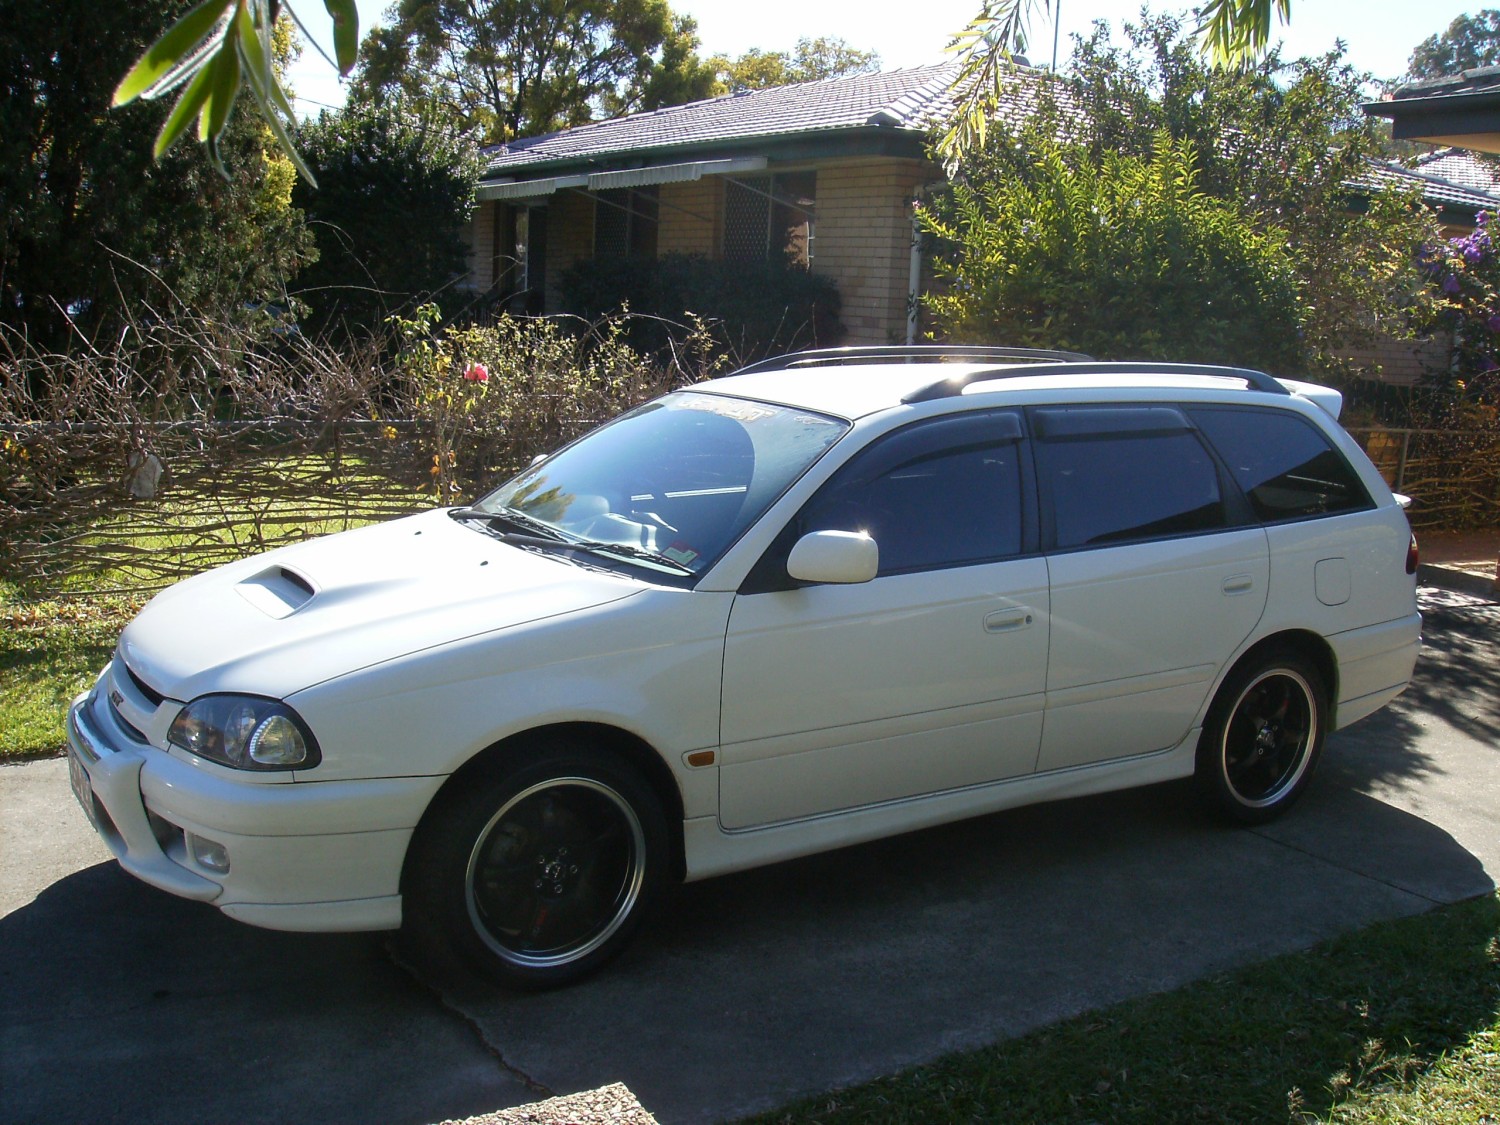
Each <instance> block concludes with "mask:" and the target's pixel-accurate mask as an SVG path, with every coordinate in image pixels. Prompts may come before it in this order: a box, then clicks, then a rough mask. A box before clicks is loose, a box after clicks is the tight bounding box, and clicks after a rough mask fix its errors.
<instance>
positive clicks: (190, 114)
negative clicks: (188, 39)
mask: <svg viewBox="0 0 1500 1125" xmlns="http://www.w3.org/2000/svg"><path fill="white" fill-rule="evenodd" d="M212 74H213V71H212V68H211V67H205V68H203V69H202V70H200V71H198V73H197V74H196V75H194V77H193V80H192V81H191V82H189V83H188V86H187V89H186V90H184V91H183V92H182V97H180V98H178V99H177V104H176V105H175V106H173V107H172V112H171V114H170V115H169V116H168V117H167V120H166V122H165V123H164V124H163V125H162V127H161V132H160V133H158V134H156V144H155V145H154V146H153V147H152V150H151V151H152V155H153V156H155V157H156V159H158V160H160V159H161V158H162V155H163V154H164V153H165V152H166V151H167V149H169V148H171V147H172V145H173V143H174V142H175V141H176V140H177V138H178V137H180V136H182V134H183V133H184V132H186V131H187V127H188V126H189V125H191V124H192V123H193V119H194V118H195V117H197V116H198V114H199V112H200V111H202V109H203V103H204V102H205V101H207V100H208V94H209V89H210V85H209V82H210V79H211V77H212Z"/></svg>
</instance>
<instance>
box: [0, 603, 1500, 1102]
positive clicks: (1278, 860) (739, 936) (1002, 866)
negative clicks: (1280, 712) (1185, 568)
mask: <svg viewBox="0 0 1500 1125" xmlns="http://www.w3.org/2000/svg"><path fill="white" fill-rule="evenodd" d="M1423 602H1424V612H1426V613H1427V615H1428V617H1427V628H1426V640H1427V649H1426V651H1425V652H1424V655H1423V658H1422V662H1421V664H1420V665H1419V677H1418V681H1417V683H1416V684H1415V685H1414V686H1413V688H1412V690H1411V691H1409V692H1408V693H1407V694H1406V695H1405V696H1404V697H1403V698H1402V699H1401V700H1399V701H1398V702H1397V704H1396V705H1395V706H1393V707H1392V708H1389V709H1387V710H1386V711H1385V712H1383V713H1381V714H1380V715H1377V716H1375V717H1373V718H1371V719H1368V720H1366V721H1365V722H1363V723H1361V724H1359V725H1357V726H1356V727H1354V728H1352V729H1351V730H1349V731H1346V732H1343V733H1341V734H1339V735H1337V736H1335V737H1334V738H1333V739H1332V740H1331V742H1330V744H1329V747H1328V751H1327V755H1326V757H1325V759H1324V762H1323V766H1322V770H1321V773H1320V776H1319V778H1318V779H1317V782H1316V784H1315V785H1314V786H1313V788H1312V790H1311V791H1310V792H1309V794H1308V796H1307V798H1306V799H1305V800H1304V801H1303V802H1302V803H1301V804H1300V805H1299V806H1298V808H1297V809H1296V810H1294V812H1293V813H1292V814H1290V815H1289V816H1288V817H1286V818H1284V819H1283V820H1281V821H1279V822H1277V823H1276V824H1274V825H1272V826H1270V827H1268V828H1264V829H1258V830H1253V831H1234V830H1226V829H1223V828H1220V827H1217V826H1216V825H1213V824H1210V823H1208V822H1206V821H1204V820H1203V819H1201V818H1200V817H1199V816H1198V815H1197V814H1196V813H1195V812H1194V811H1193V809H1192V805H1191V802H1190V800H1189V796H1190V794H1189V793H1188V792H1187V790H1186V787H1185V786H1183V785H1166V786H1158V787H1155V788H1152V789H1147V790H1139V791H1135V792H1131V793H1124V794H1115V795H1110V796H1106V797H1098V798H1087V799H1083V800H1077V801H1069V802H1062V803H1057V804H1052V805H1045V806H1040V807H1035V808H1030V809H1022V810H1018V811H1015V812H1010V813H1003V814H999V815H996V816H992V817H987V818H984V819H981V820H977V821H971V822H968V823H965V824H960V825H953V826H949V827H945V828H941V829H936V830H933V831H929V832H923V833H919V834H916V835H913V836H908V837H904V838H900V839H895V840H887V841H882V842H880V843H877V844H873V845H868V846H865V847H860V848H855V849H850V850H847V851H844V852H839V853H836V854H832V855H824V856H818V857H814V858H812V859H807V860H801V861H797V862H795V863H790V864H784V865H781V866H778V867H773V868H768V869H764V870H760V871H754V872H748V873H745V874H742V875H736V876H731V877H728V878H725V879H720V880H715V881H711V882H708V883H703V884H695V885H693V886H690V887H686V888H683V889H682V890H681V892H680V893H679V894H678V895H677V896H676V901H675V903H674V904H673V906H672V908H671V910H670V912H669V915H668V916H667V917H664V918H663V919H662V920H661V924H660V925H659V926H658V927H656V929H655V930H654V931H653V932H651V933H650V934H647V935H645V936H644V937H643V938H642V940H640V941H639V942H638V943H637V944H636V946H635V947H634V948H632V949H631V950H630V951H629V952H628V953H627V954H626V955H625V957H623V958H622V959H621V960H620V961H619V962H617V963H616V964H615V965H614V966H613V967H612V968H611V969H610V970H608V971H607V972H606V973H605V974H604V975H603V976H602V977H599V978H597V979H595V980H592V981H589V982H587V983H585V984H583V985H581V986H579V987H576V988H573V989H570V990H567V991H564V992H560V993H552V994H547V995H543V996H532V997H510V996H501V995H496V994H494V993H490V992H487V991H485V990H483V989H480V988H476V987H474V986H472V985H463V984H459V985H450V986H448V987H447V988H446V989H444V990H442V991H438V990H434V989H432V988H429V987H427V986H425V985H423V984H421V983H419V982H417V981H415V980H413V979H412V978H411V977H410V976H408V975H407V974H406V973H404V972H403V971H402V970H401V969H399V968H398V967H396V966H394V965H393V964H392V963H391V962H390V960H389V959H388V957H387V956H386V955H385V953H384V950H383V946H382V944H381V942H380V940H379V939H378V938H377V937H361V936H354V937H349V936H325V935H289V934H276V933H270V932H266V931H259V930H253V929H250V928H248V927H244V926H240V925H237V924H235V923H232V922H229V921H227V920H225V919H224V918H222V917H221V916H220V915H218V914H217V912H215V911H213V910H212V909H210V908H207V907H202V906H198V905H194V904H191V903H186V902H182V901H179V900H176V899H173V898H171V897H169V896H167V895H164V894H161V893H158V892H156V891H153V890H151V889H150V888H148V887H145V886H143V885H140V884H138V883H136V882H135V881H134V880H132V879H130V878H129V877H128V876H125V875H124V874H123V873H121V872H120V871H119V870H118V869H117V868H116V867H115V865H114V864H113V863H112V862H107V861H105V858H104V853H103V851H102V848H101V847H100V846H99V845H98V843H97V841H95V840H93V839H92V837H91V836H90V834H89V832H88V830H87V829H86V828H85V826H84V824H83V818H82V816H81V814H80V813H79V812H78V810H77V809H76V808H75V807H74V806H73V803H72V798H71V796H70V794H69V793H68V789H67V775H66V770H65V769H64V768H63V766H62V763H60V762H41V763H33V764H30V765H25V766H12V767H6V768H0V1120H5V1121H7V1122H16V1123H20V1122H42V1121H49V1122H50V1121H67V1120H89V1121H92V1122H106V1121H116V1120H118V1121H129V1122H140V1121H151V1122H160V1123H162V1125H170V1123H174V1122H184V1123H185V1122H194V1123H197V1122H201V1121H205V1120H234V1121H237V1122H258V1121H288V1120H304V1119H307V1120H311V1119H314V1118H316V1119H318V1120H319V1121H321V1122H327V1123H338V1122H350V1123H354V1122H360V1123H365V1125H375V1123H380V1125H387V1123H389V1125H396V1123H408V1122H409V1123H414V1125H422V1123H428V1122H436V1121H442V1120H444V1119H451V1118H460V1117H464V1116H468V1115H471V1114H478V1113H481V1112H484V1111H487V1110H493V1109H497V1108H500V1107H504V1106H514V1105H517V1104H520V1103H524V1102H530V1101H535V1100H537V1099H539V1098H542V1097H546V1096H547V1095H549V1094H551V1093H554V1092H556V1093H564V1092H571V1091H575V1090H582V1089H587V1088H591V1087H596V1086H602V1085H605V1084H606V1083H610V1082H623V1083H625V1084H626V1085H627V1086H629V1088H630V1089H631V1090H632V1091H634V1093H635V1094H636V1096H637V1097H638V1098H639V1099H640V1101H641V1102H642V1103H643V1104H644V1105H645V1107H646V1108H647V1109H649V1110H650V1111H651V1112H653V1113H654V1114H655V1115H656V1116H657V1117H658V1118H659V1119H660V1121H662V1122H663V1123H672V1122H695V1121H717V1120H722V1119H725V1118H732V1117H735V1116H738V1115H740V1114H743V1113H747V1112H751V1111H754V1110H757V1109H764V1108H768V1107H772V1106H775V1105H778V1104H781V1103H782V1102H784V1101H786V1100H787V1099H789V1098H791V1097H794V1096H796V1095H798V1094H801V1093H807V1092H812V1091H820V1090H825V1089H829V1088H831V1087H834V1086H839V1085H846V1084H849V1083H852V1082H858V1081H862V1080H865V1079H868V1078H872V1077H875V1076H877V1075H881V1074H886V1073H889V1072H891V1071H894V1070H896V1069H898V1068H901V1067H904V1066H909V1065H912V1064H915V1063H918V1062H922V1061H925V1060H928V1059H931V1058H933V1057H935V1056H937V1055H940V1054H943V1053H945V1052H947V1051H950V1050H954V1049H958V1048H963V1047H971V1046H976V1045H979V1044H982V1043H986V1042H989V1041H992V1040H994V1039H996V1038H999V1037H1003V1036H1009V1035H1015V1034H1018V1033H1022V1032H1025V1031H1027V1030H1029V1029H1032V1028H1035V1027H1037V1026H1039V1025H1042V1024H1045V1023H1049V1022H1052V1021H1054V1020H1057V1019H1060V1018H1063V1017H1066V1016H1069V1015H1073V1014H1075V1013H1077V1012H1080V1011H1085V1010H1089V1009H1092V1008H1096V1007H1099V1006H1101V1005H1105V1004H1109V1003H1111V1002H1113V1001H1116V1000H1119V999H1122V998H1125V997H1129V996H1135V995H1140V994H1142V993H1147V992H1154V991H1159V990H1162V989H1168V988H1172V987H1174V986H1176V985H1179V984H1181V983H1184V982H1187V981H1190V980H1193V979H1196V978H1198V977H1201V976H1203V975H1205V974H1209V973H1213V972H1216V971H1219V970H1223V969H1227V968H1231V967H1234V966H1239V965H1243V964H1246V963H1251V962H1254V961H1256V960H1259V959H1263V958H1265V957H1269V956H1271V955H1274V954H1277V953H1281V952H1285V951H1288V950H1294V949H1299V948H1303V947H1305V946H1307V945H1310V944H1312V943H1314V942H1316V941H1319V940H1321V939H1323V938H1325V937H1329V936H1332V935H1334V934H1338V933H1341V932H1344V931H1347V930H1351V929H1354V928H1356V927H1359V926H1362V925H1364V924H1366V923H1368V922H1372V921H1375V920H1377V919H1382V918H1391V917H1397V916H1401V915H1407V914H1413V913H1418V912H1421V911H1424V910H1427V909H1429V908H1431V907H1432V906H1434V905H1435V904H1439V903H1446V902H1453V901H1457V900H1459V899H1463V898H1467V897H1471V896H1473V895H1477V894H1481V893H1484V892H1486V891H1489V890H1491V889H1493V887H1494V886H1495V882H1496V876H1497V874H1500V834H1497V833H1496V831H1495V827H1494V826H1495V825H1496V824H1497V823H1500V750H1497V748H1496V747H1497V744H1500V643H1497V637H1500V606H1496V605H1494V604H1493V603H1488V602H1485V601H1484V600H1483V599H1479V598H1473V597H1467V596H1463V595H1457V594H1446V593H1442V592H1437V591H1425V592H1424V595H1423Z"/></svg>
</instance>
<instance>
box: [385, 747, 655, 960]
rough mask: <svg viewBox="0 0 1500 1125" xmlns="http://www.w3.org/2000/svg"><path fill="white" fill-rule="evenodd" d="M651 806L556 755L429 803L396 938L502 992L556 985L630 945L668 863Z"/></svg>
mask: <svg viewBox="0 0 1500 1125" xmlns="http://www.w3.org/2000/svg"><path fill="white" fill-rule="evenodd" d="M666 854H667V848H666V830H665V821H664V818H663V816H662V812H661V804H660V802H659V801H658V800H657V799H656V796H655V794H654V793H653V792H652V791H651V789H650V787H649V786H648V785H646V784H645V783H644V782H643V781H642V780H641V779H640V778H639V777H638V776H637V775H636V774H635V773H634V772H632V771H631V770H630V769H629V767H628V766H627V765H625V764H624V763H622V762H619V761H617V760H616V759H615V758H613V757H612V756H610V755H608V754H606V753H603V752H600V751H597V750H594V749H592V748H588V747H571V746H569V747H559V748H557V749H555V750H549V751H545V752H542V753H538V754H536V755H534V756H530V757H527V758H526V759H524V760H522V761H520V762H517V763H514V764H510V765H507V766H505V767H502V768H498V769H495V770H491V771H489V772H488V774H487V775H486V776H481V777H480V778H479V779H478V780H477V781H476V783H475V784H474V785H472V786H469V787H465V788H464V789H463V790H461V791H458V792H456V793H455V794H454V795H453V796H452V797H451V798H450V799H447V800H444V801H442V802H440V803H439V804H438V805H436V806H434V808H433V809H432V811H431V812H430V813H429V815H428V816H427V818H426V819H424V821H423V823H422V826H421V827H420V828H419V829H418V831H417V834H416V836H415V837H414V839H413V842H412V855H411V858H410V860H409V862H408V865H407V870H406V876H405V880H404V888H403V898H404V905H403V911H402V913H403V916H404V919H405V921H404V924H403V929H404V930H405V931H406V933H407V936H408V938H409V939H410V940H409V942H408V944H409V946H411V947H412V948H414V950H415V951H416V952H417V954H418V956H419V958H420V959H423V960H427V961H437V962H439V963H441V962H444V961H447V960H450V959H452V958H455V957H456V958H457V959H458V960H460V961H462V962H464V963H465V964H466V965H467V966H468V967H469V968H471V969H473V970H475V971H477V972H478V973H479V974H480V975H482V976H484V977H486V978H488V979H489V980H492V981H494V982H495V983H498V984H503V985H507V986H509V987H513V988H523V989H538V988H550V987H555V986H557V985H561V984H566V983H569V982H571V981H574V980H577V979H579V978H581V977H584V976H586V975H588V974H589V973H592V972H594V971H595V970H596V969H598V968H600V967H601V966H602V965H603V964H604V963H605V962H606V961H608V960H609V959H610V958H611V957H613V956H614V955H615V954H617V953H618V952H619V951H620V950H621V949H623V948H624V947H625V945H626V944H627V943H628V942H629V940H630V938H631V937H632V936H633V935H634V933H635V931H636V929H637V928H638V927H639V925H640V922H641V919H642V917H643V915H644V914H645V912H646V911H647V910H648V908H649V907H650V906H651V904H652V903H653V901H654V899H655V897H656V894H657V891H658V889H659V887H660V885H661V883H662V876H663V872H664V869H665V866H666Z"/></svg>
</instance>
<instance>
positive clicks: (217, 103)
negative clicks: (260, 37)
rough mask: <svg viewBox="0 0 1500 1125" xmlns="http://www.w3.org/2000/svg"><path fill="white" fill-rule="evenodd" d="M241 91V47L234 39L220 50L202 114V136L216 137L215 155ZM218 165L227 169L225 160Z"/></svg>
mask: <svg viewBox="0 0 1500 1125" xmlns="http://www.w3.org/2000/svg"><path fill="white" fill-rule="evenodd" d="M239 93H240V55H239V51H237V50H236V49H235V46H234V44H233V43H229V42H226V43H225V44H224V46H223V48H222V49H221V50H220V51H219V55H218V58H216V59H215V60H214V64H213V67H212V71H211V75H210V78H209V93H208V100H207V101H206V102H204V103H203V110H202V112H201V113H200V114H199V116H198V139H199V140H200V141H213V142H214V149H215V151H214V155H215V156H217V155H218V152H217V148H218V141H219V138H220V137H221V136H223V135H224V128H225V126H227V125H228V124H229V114H230V113H231V112H232V111H233V109H234V102H235V99H236V98H237V97H239ZM215 167H217V168H218V169H219V171H220V172H224V166H223V162H222V161H218V162H217V163H216V165H215Z"/></svg>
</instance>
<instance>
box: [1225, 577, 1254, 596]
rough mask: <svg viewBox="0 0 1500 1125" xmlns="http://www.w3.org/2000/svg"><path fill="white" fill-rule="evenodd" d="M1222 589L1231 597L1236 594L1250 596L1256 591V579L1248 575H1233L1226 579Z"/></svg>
mask: <svg viewBox="0 0 1500 1125" xmlns="http://www.w3.org/2000/svg"><path fill="white" fill-rule="evenodd" d="M1222 589H1223V591H1224V593H1226V594H1228V595H1229V596H1230V597H1234V596H1235V595H1236V594H1248V593H1249V592H1250V591H1251V590H1253V589H1255V579H1253V578H1251V577H1250V576H1249V575H1248V574H1231V575H1230V576H1229V577H1228V578H1226V579H1224V585H1223V587H1222Z"/></svg>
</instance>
